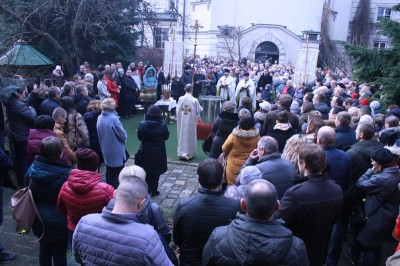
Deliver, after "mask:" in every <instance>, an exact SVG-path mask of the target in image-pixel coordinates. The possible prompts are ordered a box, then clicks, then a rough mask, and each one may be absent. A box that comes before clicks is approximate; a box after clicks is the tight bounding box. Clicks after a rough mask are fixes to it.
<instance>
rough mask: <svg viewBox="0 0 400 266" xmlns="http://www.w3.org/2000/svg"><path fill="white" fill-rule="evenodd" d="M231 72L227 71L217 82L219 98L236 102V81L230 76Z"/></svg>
mask: <svg viewBox="0 0 400 266" xmlns="http://www.w3.org/2000/svg"><path fill="white" fill-rule="evenodd" d="M229 72H230V70H229V69H227V68H226V69H225V70H224V75H223V76H222V77H221V78H220V79H219V80H218V82H217V96H221V97H222V100H223V101H224V102H225V101H231V102H235V101H236V100H235V95H236V94H235V84H236V83H235V79H234V78H233V77H232V76H231V75H229Z"/></svg>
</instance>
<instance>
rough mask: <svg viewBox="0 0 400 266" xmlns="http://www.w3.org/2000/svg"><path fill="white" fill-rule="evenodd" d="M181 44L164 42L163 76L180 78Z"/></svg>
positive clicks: (181, 66) (181, 62) (181, 67)
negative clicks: (169, 75)
mask: <svg viewBox="0 0 400 266" xmlns="http://www.w3.org/2000/svg"><path fill="white" fill-rule="evenodd" d="M182 69H183V42H178V41H175V42H173V41H172V42H171V41H169V42H167V41H166V42H164V75H165V76H167V75H168V74H171V75H172V77H175V76H178V77H181V76H182Z"/></svg>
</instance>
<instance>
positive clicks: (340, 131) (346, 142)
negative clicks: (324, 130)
mask: <svg viewBox="0 0 400 266" xmlns="http://www.w3.org/2000/svg"><path fill="white" fill-rule="evenodd" d="M335 131H336V140H335V148H336V149H339V150H345V147H347V146H351V145H353V144H354V143H356V142H357V139H356V132H355V131H354V130H353V129H352V128H351V127H350V126H338V127H336V129H335Z"/></svg>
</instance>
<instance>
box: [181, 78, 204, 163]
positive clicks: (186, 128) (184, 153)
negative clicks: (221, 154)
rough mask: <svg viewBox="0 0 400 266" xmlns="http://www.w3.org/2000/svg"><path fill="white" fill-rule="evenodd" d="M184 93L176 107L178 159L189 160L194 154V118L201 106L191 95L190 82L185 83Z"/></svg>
mask: <svg viewBox="0 0 400 266" xmlns="http://www.w3.org/2000/svg"><path fill="white" fill-rule="evenodd" d="M185 91H186V94H185V95H184V96H181V97H180V98H179V100H178V104H177V107H176V118H177V129H178V159H182V160H190V159H192V158H193V157H194V156H195V155H196V145H197V129H196V119H197V117H198V116H199V115H200V113H201V111H203V108H202V107H201V105H200V103H199V101H198V100H197V99H196V98H195V97H193V95H192V91H193V86H192V84H186V86H185Z"/></svg>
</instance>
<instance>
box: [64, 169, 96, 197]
mask: <svg viewBox="0 0 400 266" xmlns="http://www.w3.org/2000/svg"><path fill="white" fill-rule="evenodd" d="M100 179H101V176H100V174H99V173H97V172H91V171H86V170H79V169H72V170H71V172H70V174H69V177H68V181H67V182H68V186H69V187H70V188H71V189H72V191H74V192H75V193H77V194H85V193H87V192H88V191H90V190H92V189H93V187H94V186H96V185H97V184H98V183H99V182H100Z"/></svg>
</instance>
